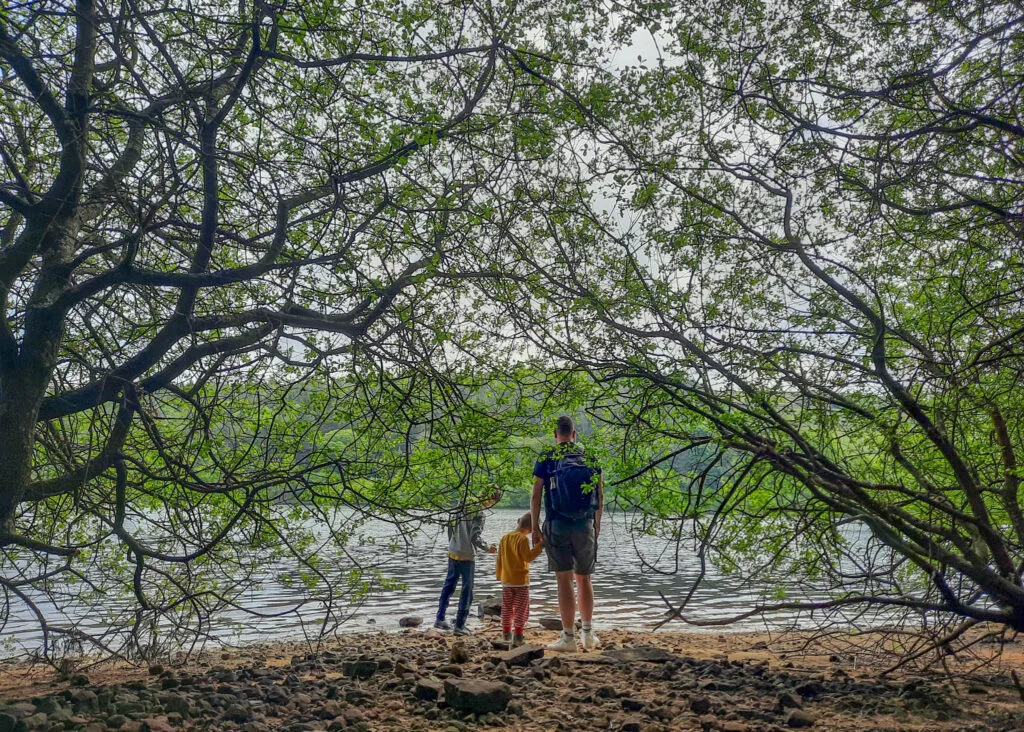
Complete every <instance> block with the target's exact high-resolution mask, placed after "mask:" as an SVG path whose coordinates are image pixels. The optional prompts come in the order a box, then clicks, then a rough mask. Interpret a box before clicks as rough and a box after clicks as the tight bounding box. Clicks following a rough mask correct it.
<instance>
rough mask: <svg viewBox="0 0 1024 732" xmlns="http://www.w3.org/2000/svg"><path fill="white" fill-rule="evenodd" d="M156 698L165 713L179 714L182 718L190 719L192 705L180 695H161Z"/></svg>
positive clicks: (186, 698)
mask: <svg viewBox="0 0 1024 732" xmlns="http://www.w3.org/2000/svg"><path fill="white" fill-rule="evenodd" d="M157 698H158V699H159V700H160V705H161V706H163V708H164V711H165V712H167V713H175V714H180V715H181V716H182V717H190V716H191V715H192V703H191V702H190V701H189V700H188V697H186V696H182V695H181V694H161V695H160V696H159V697H157Z"/></svg>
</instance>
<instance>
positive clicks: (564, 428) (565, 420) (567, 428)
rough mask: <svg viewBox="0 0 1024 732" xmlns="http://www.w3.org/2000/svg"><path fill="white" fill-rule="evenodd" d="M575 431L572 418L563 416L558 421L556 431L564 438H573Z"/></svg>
mask: <svg viewBox="0 0 1024 732" xmlns="http://www.w3.org/2000/svg"><path fill="white" fill-rule="evenodd" d="M575 429H576V425H574V424H573V422H572V417H566V416H565V415H562V416H561V417H559V418H558V421H557V422H555V431H556V432H558V434H560V435H561V436H562V437H571V436H572V433H573V431H574V430H575Z"/></svg>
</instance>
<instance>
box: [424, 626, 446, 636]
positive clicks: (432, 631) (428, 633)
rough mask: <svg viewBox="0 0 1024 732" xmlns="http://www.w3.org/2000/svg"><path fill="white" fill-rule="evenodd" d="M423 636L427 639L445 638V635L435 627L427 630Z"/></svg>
mask: <svg viewBox="0 0 1024 732" xmlns="http://www.w3.org/2000/svg"><path fill="white" fill-rule="evenodd" d="M423 635H425V636H426V637H427V638H444V633H442V632H441V631H440V630H438V629H437V628H434V627H430V628H427V629H426V630H425V631H423Z"/></svg>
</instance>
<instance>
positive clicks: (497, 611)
mask: <svg viewBox="0 0 1024 732" xmlns="http://www.w3.org/2000/svg"><path fill="white" fill-rule="evenodd" d="M477 610H478V611H479V613H480V617H481V618H483V617H484V616H486V615H496V616H498V617H499V618H500V617H501V595H491V596H490V597H485V598H484V599H483V600H481V601H480V603H479V604H478V605H477Z"/></svg>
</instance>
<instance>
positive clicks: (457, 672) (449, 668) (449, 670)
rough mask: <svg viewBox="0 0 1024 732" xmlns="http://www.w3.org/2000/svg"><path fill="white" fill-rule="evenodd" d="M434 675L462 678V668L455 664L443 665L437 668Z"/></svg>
mask: <svg viewBox="0 0 1024 732" xmlns="http://www.w3.org/2000/svg"><path fill="white" fill-rule="evenodd" d="M434 673H436V674H437V675H438V676H462V666H460V665H458V664H457V663H445V664H441V665H440V666H438V667H437V668H436V669H435V670H434Z"/></svg>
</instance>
